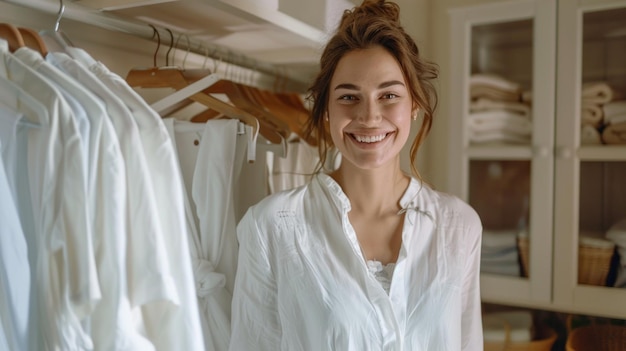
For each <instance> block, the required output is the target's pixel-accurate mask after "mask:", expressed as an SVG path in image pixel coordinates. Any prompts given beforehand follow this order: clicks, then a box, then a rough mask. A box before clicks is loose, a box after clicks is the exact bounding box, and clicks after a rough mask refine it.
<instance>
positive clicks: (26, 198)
mask: <svg viewBox="0 0 626 351" xmlns="http://www.w3.org/2000/svg"><path fill="white" fill-rule="evenodd" d="M0 105H2V106H4V107H5V108H8V109H9V110H10V111H11V112H15V114H14V115H13V116H11V115H9V114H4V115H3V116H2V118H0V142H1V143H2V144H3V148H2V161H3V165H4V169H5V173H6V177H7V181H8V184H9V189H10V190H11V197H12V199H13V201H14V202H15V206H16V209H17V212H18V215H19V220H20V221H21V228H22V230H23V235H24V239H25V242H26V245H27V248H30V249H28V250H27V253H26V254H27V264H28V266H29V271H28V275H26V272H25V271H22V270H20V264H19V263H16V264H15V266H16V267H15V268H13V266H14V265H13V264H11V270H12V271H13V270H14V269H15V271H16V272H18V273H20V274H23V277H25V278H26V279H28V286H29V291H30V294H28V295H23V296H22V297H21V298H22V299H24V301H14V304H15V306H16V311H17V310H20V309H21V308H20V307H19V306H22V304H23V303H25V304H27V305H28V306H29V307H28V309H27V314H26V316H24V317H23V318H25V319H26V320H27V321H28V322H27V325H28V329H27V330H26V333H27V334H26V335H24V336H23V339H24V340H23V341H24V344H23V345H24V347H19V348H18V347H14V346H15V345H12V348H11V350H20V351H22V350H39V349H41V347H42V345H43V343H42V338H41V335H40V333H39V323H38V321H39V320H40V315H41V316H43V315H45V314H44V313H40V312H39V309H38V305H39V300H38V295H37V293H36V291H33V289H31V288H30V287H31V286H36V282H37V279H36V275H35V274H34V272H31V270H30V264H31V263H37V250H36V248H37V247H38V245H39V240H37V238H38V235H37V234H36V229H35V218H34V215H33V205H32V201H31V190H30V182H29V175H28V162H24V160H28V159H29V154H30V155H35V154H37V153H38V152H39V150H38V149H37V148H36V146H37V144H36V143H29V139H30V140H32V141H37V140H38V138H39V137H40V136H45V135H47V132H46V131H47V128H46V127H45V126H43V125H41V124H39V121H40V120H45V119H47V114H48V112H47V111H46V109H45V108H44V106H43V105H42V104H41V103H39V101H37V100H35V99H34V98H32V97H31V96H30V95H28V94H27V93H26V92H24V90H23V89H21V88H20V87H19V86H18V85H16V84H15V83H13V82H11V81H9V80H8V79H7V78H6V77H2V76H0ZM40 133H41V134H40ZM18 252H19V250H16V255H17V254H18ZM6 267H9V266H8V265H7V266H6ZM0 313H2V315H5V314H7V313H9V311H8V310H6V311H5V310H0ZM8 323H9V322H3V325H7V327H6V328H10V326H8ZM3 328H4V327H3ZM4 330H10V329H4ZM20 338H21V337H20V336H16V337H15V339H17V340H18V341H17V342H18V343H19V340H20ZM7 342H11V344H14V342H13V341H11V340H7Z"/></svg>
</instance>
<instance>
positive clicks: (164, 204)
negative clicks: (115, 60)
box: [68, 48, 204, 350]
mask: <svg viewBox="0 0 626 351" xmlns="http://www.w3.org/2000/svg"><path fill="white" fill-rule="evenodd" d="M68 50H71V53H72V56H73V57H74V58H75V59H77V60H79V61H80V62H82V63H83V64H84V65H86V66H87V67H88V69H89V70H90V71H91V72H92V73H94V74H95V75H96V76H97V77H98V78H99V79H100V81H102V82H103V83H104V85H106V86H107V87H108V88H109V89H110V90H111V91H112V92H114V93H115V94H116V95H117V96H118V97H120V99H121V100H122V101H123V102H124V103H125V105H126V106H127V107H128V108H129V110H130V111H131V113H132V116H133V118H134V121H135V122H136V123H137V126H138V131H139V136H140V139H141V142H142V145H143V148H144V151H145V157H146V160H147V165H148V167H149V170H150V174H151V175H152V177H151V178H152V186H153V187H154V189H153V191H154V194H155V200H156V207H157V210H158V211H159V218H160V219H161V225H162V229H163V234H164V238H165V243H166V244H165V245H166V246H165V247H166V253H167V255H168V259H169V262H170V263H171V266H170V268H171V269H172V272H174V273H175V274H174V280H175V284H176V288H177V291H178V295H179V297H180V303H179V304H178V305H173V304H172V305H169V306H163V308H164V310H154V311H145V314H144V317H145V318H144V324H145V326H146V329H151V331H150V330H148V333H151V334H152V335H155V336H158V339H156V340H154V341H155V343H156V345H157V348H158V349H160V350H203V349H204V341H203V338H202V328H201V327H200V315H199V312H198V303H197V300H196V288H195V284H194V277H193V273H192V266H191V259H190V257H189V243H188V241H187V238H188V236H189V233H188V232H187V226H186V224H185V207H184V202H183V191H184V190H183V186H182V182H181V175H180V171H179V169H178V163H177V161H176V154H175V152H174V147H173V145H172V140H171V139H170V137H169V134H168V133H167V130H166V128H165V125H164V124H163V121H162V120H161V117H160V116H159V115H158V114H157V113H156V112H155V111H154V110H153V109H152V108H150V106H149V105H148V104H147V103H146V102H145V101H144V100H143V99H142V98H141V96H139V95H138V94H137V93H136V92H135V91H134V90H133V89H132V88H131V87H130V86H129V85H128V83H126V81H125V80H124V79H122V78H121V77H120V76H118V75H117V74H115V73H113V72H111V71H110V70H109V69H108V68H107V67H106V66H104V65H103V64H102V63H99V62H96V61H95V60H93V58H91V56H89V54H88V53H87V52H85V51H84V50H81V49H78V48H71V49H68ZM166 308H167V310H166ZM163 314H167V315H168V324H167V327H165V326H164V325H163V321H162V320H161V319H162V318H161V316H162V315H163Z"/></svg>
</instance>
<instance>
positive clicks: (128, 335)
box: [47, 55, 152, 351]
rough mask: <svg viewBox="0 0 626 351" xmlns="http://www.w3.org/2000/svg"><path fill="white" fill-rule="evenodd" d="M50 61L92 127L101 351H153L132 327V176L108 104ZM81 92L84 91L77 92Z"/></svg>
mask: <svg viewBox="0 0 626 351" xmlns="http://www.w3.org/2000/svg"><path fill="white" fill-rule="evenodd" d="M47 61H48V62H49V63H50V64H51V65H52V66H54V67H56V69H57V70H58V72H59V73H61V74H62V75H57V77H56V79H57V80H58V81H59V82H60V83H61V84H62V80H63V79H65V80H69V82H66V83H65V85H66V87H67V90H68V91H69V92H70V93H71V94H72V95H73V96H74V97H76V98H77V100H79V102H80V103H81V105H82V106H83V107H84V109H85V111H86V112H87V117H88V118H89V122H90V136H89V152H88V160H89V162H88V172H87V173H88V182H87V184H88V185H87V188H88V191H87V195H88V197H89V204H90V206H89V207H90V210H91V212H90V213H91V218H92V223H93V226H94V228H95V230H94V240H93V242H94V252H95V256H96V259H97V261H96V266H97V270H98V278H99V280H100V283H101V285H102V286H106V287H107V288H106V289H104V290H103V291H102V298H101V300H100V301H99V302H98V304H97V305H96V307H95V309H94V311H93V312H92V314H91V316H90V317H91V320H90V327H91V328H90V334H91V336H92V339H93V343H94V349H95V350H115V351H122V350H124V351H131V350H144V349H147V350H149V349H150V348H151V347H152V346H151V343H150V342H149V341H147V340H146V339H145V338H143V337H142V336H141V335H139V333H138V332H137V331H136V330H135V329H134V327H133V325H132V320H133V317H132V313H131V307H130V301H129V298H128V286H127V279H128V277H127V274H126V255H125V254H124V253H125V252H126V250H127V248H126V235H127V230H126V225H125V221H126V217H125V216H126V211H127V210H126V191H127V189H126V173H125V166H124V160H123V157H122V153H121V150H120V146H119V143H118V140H117V137H116V136H115V130H114V127H113V125H112V123H111V121H110V120H109V116H108V114H107V112H106V107H105V105H104V102H103V101H102V100H101V99H100V98H99V97H97V96H95V95H94V94H93V93H92V92H91V91H89V90H87V89H84V88H82V86H81V85H80V83H79V82H77V81H76V80H75V79H73V78H72V77H70V76H69V75H68V74H65V72H63V71H62V70H61V68H60V64H59V62H57V60H56V59H55V55H48V56H47ZM77 89H78V90H77Z"/></svg>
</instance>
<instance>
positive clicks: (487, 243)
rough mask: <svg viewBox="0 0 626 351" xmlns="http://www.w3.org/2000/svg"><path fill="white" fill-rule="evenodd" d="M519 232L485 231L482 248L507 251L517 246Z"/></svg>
mask: <svg viewBox="0 0 626 351" xmlns="http://www.w3.org/2000/svg"><path fill="white" fill-rule="evenodd" d="M518 234H519V230H516V229H511V230H488V229H484V230H483V237H482V243H481V246H482V247H483V248H498V249H502V248H504V249H506V248H510V247H516V246H517V235H518Z"/></svg>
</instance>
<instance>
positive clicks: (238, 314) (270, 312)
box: [229, 209, 281, 351]
mask: <svg viewBox="0 0 626 351" xmlns="http://www.w3.org/2000/svg"><path fill="white" fill-rule="evenodd" d="M263 234H266V233H262V232H261V230H259V227H258V225H257V221H256V219H255V218H254V216H253V210H252V209H251V210H249V211H248V212H247V213H246V215H245V216H244V217H243V218H242V220H241V221H240V223H239V225H238V226H237V238H238V240H239V253H238V265H237V274H236V277H235V287H234V291H233V300H232V320H231V326H232V334H231V342H230V348H229V350H231V351H246V350H255V351H266V350H267V351H276V350H280V343H281V341H280V340H281V326H280V319H279V315H278V301H277V284H276V279H275V277H274V271H273V269H272V266H271V260H270V257H272V256H271V255H270V252H271V249H270V248H269V246H268V244H267V243H266V242H265V241H264V240H263V238H264V235H263Z"/></svg>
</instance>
